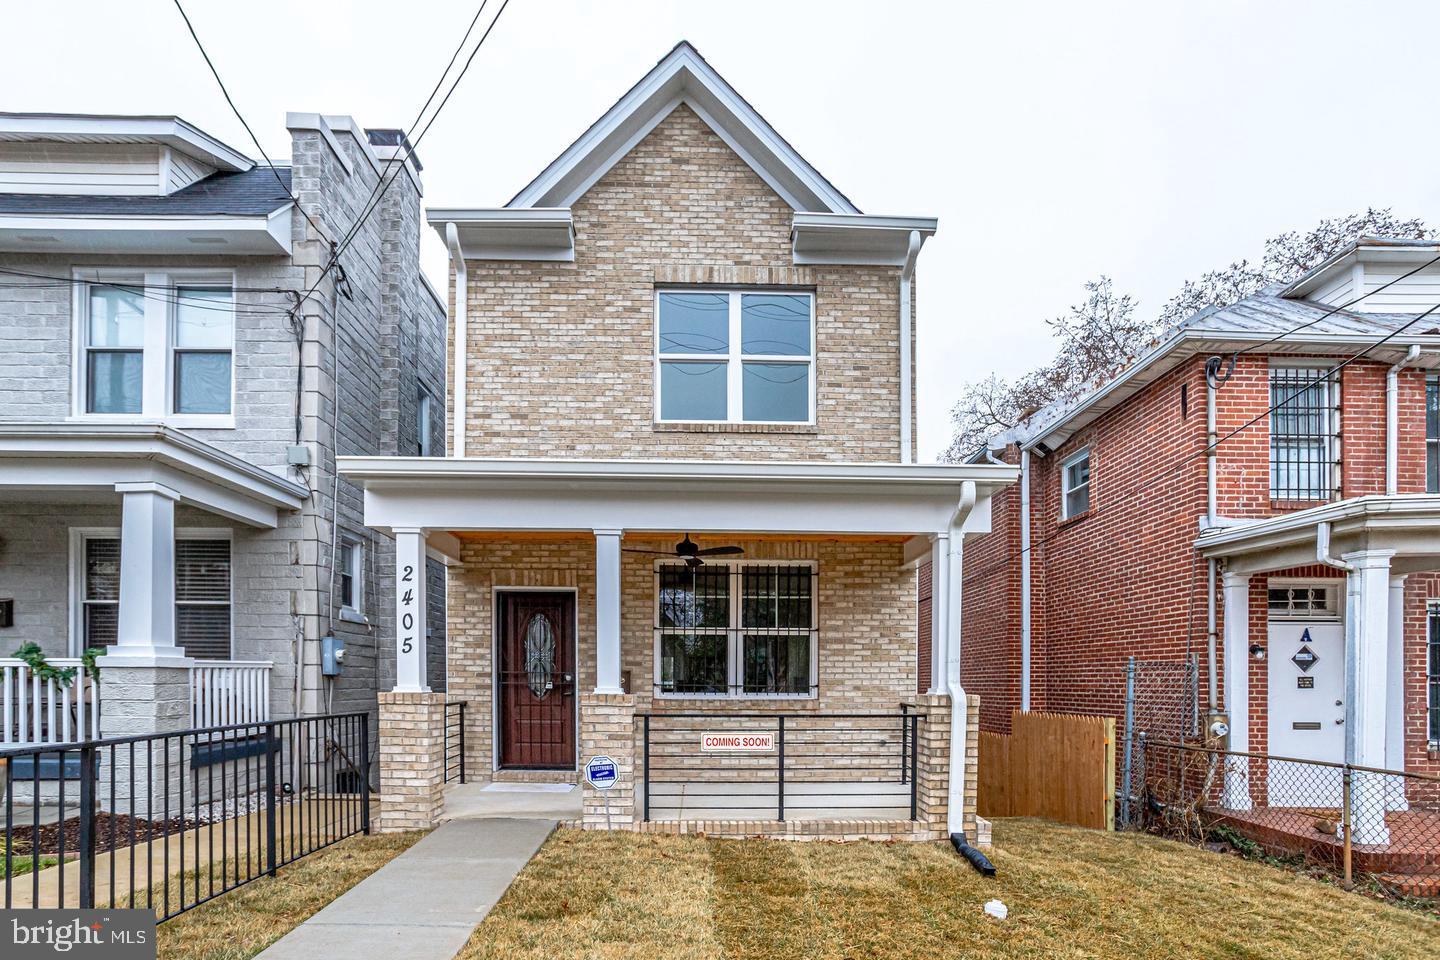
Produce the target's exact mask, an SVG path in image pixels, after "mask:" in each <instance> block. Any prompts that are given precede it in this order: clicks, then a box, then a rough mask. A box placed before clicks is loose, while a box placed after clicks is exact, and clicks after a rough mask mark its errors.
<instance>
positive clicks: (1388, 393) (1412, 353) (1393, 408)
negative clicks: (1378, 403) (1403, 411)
mask: <svg viewBox="0 0 1440 960" xmlns="http://www.w3.org/2000/svg"><path fill="white" fill-rule="evenodd" d="M1418 356H1420V345H1419V344H1418V343H1412V344H1411V345H1410V350H1409V352H1408V353H1406V354H1405V359H1403V360H1401V361H1400V362H1399V363H1397V364H1394V365H1392V366H1391V367H1390V369H1389V370H1388V371H1386V373H1385V495H1386V496H1387V497H1393V496H1394V495H1395V494H1397V493H1399V492H1400V466H1399V460H1400V370H1401V368H1402V367H1404V366H1405V365H1406V364H1410V363H1414V362H1415V358H1416V357H1418Z"/></svg>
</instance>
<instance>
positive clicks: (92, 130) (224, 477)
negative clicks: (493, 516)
mask: <svg viewBox="0 0 1440 960" xmlns="http://www.w3.org/2000/svg"><path fill="white" fill-rule="evenodd" d="M286 125H287V127H288V128H289V131H290V134H291V157H290V159H289V160H286V161H279V162H276V163H275V164H274V165H273V166H272V165H271V164H270V163H268V162H264V161H256V160H255V159H252V158H251V157H249V156H246V155H245V154H244V153H243V152H241V151H238V150H236V149H234V148H232V147H230V146H227V145H226V144H224V143H222V142H220V141H219V140H217V139H215V138H214V137H212V136H210V135H208V134H207V133H205V132H204V131H202V130H199V129H197V128H195V127H194V126H192V125H190V124H188V123H186V122H185V121H183V120H181V119H178V118H176V117H129V116H78V115H54V114H0V658H8V657H10V656H11V654H12V652H13V651H15V650H17V649H18V648H20V647H21V646H22V645H24V644H27V643H30V642H33V643H35V644H37V645H38V646H39V647H40V648H41V650H43V652H44V654H45V656H46V657H47V658H48V659H49V660H50V661H51V662H60V663H65V662H69V663H74V662H76V661H75V660H74V659H73V658H76V657H78V656H79V655H80V654H81V653H82V651H84V650H85V649H87V648H91V647H97V648H105V650H106V653H105V655H104V657H102V658H101V660H100V664H101V667H102V669H101V677H100V682H99V684H98V689H96V688H94V687H93V686H92V685H91V684H90V683H89V681H88V680H87V679H86V678H85V677H84V676H83V674H82V676H81V678H80V681H79V686H78V687H77V688H76V689H68V690H63V691H62V690H55V689H49V688H46V689H42V687H41V686H40V685H35V684H33V683H32V682H31V680H30V678H29V674H28V673H27V667H26V666H25V665H24V664H23V663H21V662H20V661H18V660H15V659H0V683H3V687H0V709H3V710H4V711H5V713H4V716H3V717H0V734H3V742H4V743H17V742H19V743H25V742H42V743H43V742H58V741H62V740H67V739H77V738H78V737H79V736H80V735H81V734H85V733H89V734H94V733H96V732H99V733H101V734H102V735H115V734H119V733H124V732H143V731H145V730H146V729H147V728H150V729H154V728H160V729H178V728H181V727H184V726H188V725H190V724H192V723H194V724H196V725H202V724H218V723H227V722H239V721H250V720H256V719H265V718H267V717H270V718H280V717H288V716H295V715H314V714H318V713H325V712H340V711H362V710H363V711H370V710H373V709H374V706H375V702H376V690H377V689H389V688H390V687H391V686H393V683H394V679H393V676H394V660H393V658H392V657H386V656H377V640H379V638H380V637H382V636H385V635H386V634H387V631H389V632H393V630H391V629H390V626H391V621H392V620H393V616H394V603H393V600H392V599H391V594H390V591H391V585H390V581H389V578H388V577H378V576H376V575H375V571H376V570H378V569H385V568H387V567H388V566H389V564H390V558H391V556H392V555H393V543H392V541H391V539H390V538H389V537H387V536H385V535H383V534H379V533H377V532H376V531H374V530H372V529H370V528H368V527H366V526H365V524H364V522H363V514H362V505H361V494H360V491H359V488H358V487H356V486H355V485H353V484H352V483H350V482H349V481H347V480H344V479H343V478H339V479H337V476H336V474H335V472H334V464H335V458H336V456H337V454H338V455H345V454H371V455H399V454H403V455H406V456H443V455H444V452H445V435H446V432H445V403H444V397H445V369H444V364H445V307H444V304H443V302H442V300H441V298H440V297H439V296H438V294H437V293H436V292H435V291H434V289H433V288H432V287H430V285H429V284H428V283H427V282H426V281H425V279H424V277H423V275H422V274H421V272H420V269H419V236H420V197H421V187H420V178H419V174H420V169H421V167H420V164H419V162H418V160H417V159H415V158H414V157H413V156H411V157H409V158H408V159H407V156H406V154H407V152H409V151H408V144H406V143H405V141H404V138H403V135H402V134H401V133H400V132H399V131H394V130H368V131H367V130H365V129H362V128H361V127H360V126H359V125H357V123H356V122H355V121H354V120H353V119H351V118H350V117H348V116H322V115H319V114H313V113H309V114H307V113H292V114H289V115H288V116H287V118H286ZM397 165H398V166H399V169H398V170H397V169H396V168H397ZM392 176H393V182H391V183H390V185H389V186H388V187H386V188H383V190H382V188H381V182H382V177H392ZM377 195H378V196H379V197H380V200H379V202H378V205H377V206H376V207H375V209H374V211H373V213H371V214H370V215H368V216H364V217H363V219H362V214H363V212H364V210H365V208H366V207H367V206H368V203H369V202H370V201H371V198H373V197H375V196H377ZM292 198H298V200H299V203H300V206H301V207H302V208H303V209H298V208H297V206H296V204H295V202H293V200H292ZM357 221H360V222H361V225H360V226H359V228H358V229H357V230H356V231H355V236H354V237H353V238H352V239H351V240H350V241H349V242H348V243H347V242H346V237H347V234H348V233H349V232H350V231H351V228H352V226H353V225H354V224H356V223H357ZM336 245H339V246H340V247H341V248H342V249H341V252H340V255H339V257H338V262H337V265H336V266H335V267H334V268H333V269H329V270H327V269H326V268H327V266H328V265H329V264H330V261H331V258H332V250H334V249H336V248H337V246H336ZM429 572H430V574H431V576H432V577H434V579H435V586H434V588H433V589H432V591H431V593H430V595H431V597H432V598H433V600H432V603H433V610H432V612H431V617H430V631H431V639H430V645H429V649H430V650H432V651H434V654H433V655H434V656H435V657H436V658H437V663H443V657H444V643H443V634H444V600H443V596H444V595H443V570H442V568H441V567H440V566H439V565H438V563H435V564H432V568H431V570H430V571H429ZM327 637H333V638H335V640H336V641H337V643H331V642H328V641H326V640H325V638H327ZM340 644H343V650H344V652H343V655H342V656H341V657H340V658H339V660H338V664H337V663H336V658H335V657H334V656H333V653H334V651H335V649H337V648H338V646H339V645H340ZM67 658H68V659H67ZM120 671H130V673H129V674H124V673H121V672H120ZM435 672H436V673H437V674H438V675H443V673H444V671H443V669H437V670H436V671H435ZM121 678H123V679H124V682H123V683H121V682H120V679H121ZM132 680H134V681H136V682H134V683H132V682H131V681H132ZM37 696H38V697H39V698H40V699H42V700H44V701H46V702H47V703H48V699H49V698H54V699H55V700H56V701H57V702H58V704H59V709H58V710H57V711H56V712H55V713H54V714H52V713H51V712H50V711H49V710H48V707H47V708H46V709H36V703H35V699H36V697H37ZM22 697H28V698H29V700H28V701H25V700H23V699H22ZM121 701H124V702H121ZM22 702H28V703H29V709H28V710H22V709H21V708H20V707H21V704H22ZM97 702H98V703H99V705H100V709H99V710H96V709H95V704H96V703H97Z"/></svg>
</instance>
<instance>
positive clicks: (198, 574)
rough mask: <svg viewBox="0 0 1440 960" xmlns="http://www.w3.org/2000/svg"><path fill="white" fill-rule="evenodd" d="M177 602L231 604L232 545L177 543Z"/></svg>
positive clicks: (214, 541)
mask: <svg viewBox="0 0 1440 960" xmlns="http://www.w3.org/2000/svg"><path fill="white" fill-rule="evenodd" d="M175 600H176V601H177V602H181V603H183V602H186V601H209V602H218V603H229V602H230V541H229V540H188V539H187V540H176V541H175Z"/></svg>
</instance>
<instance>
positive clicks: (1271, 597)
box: [1267, 580, 1340, 620]
mask: <svg viewBox="0 0 1440 960" xmlns="http://www.w3.org/2000/svg"><path fill="white" fill-rule="evenodd" d="M1270 583H1271V585H1270V587H1269V588H1268V590H1267V600H1268V604H1267V606H1268V608H1269V609H1268V612H1269V615H1270V618H1271V619H1272V620H1334V619H1336V618H1337V617H1338V616H1339V615H1340V588H1339V587H1338V586H1329V585H1325V584H1304V583H1282V584H1278V585H1277V584H1276V583H1275V581H1273V580H1272V581H1271V582H1270Z"/></svg>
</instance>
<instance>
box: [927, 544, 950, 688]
mask: <svg viewBox="0 0 1440 960" xmlns="http://www.w3.org/2000/svg"><path fill="white" fill-rule="evenodd" d="M949 582H950V534H949V533H937V534H935V535H934V536H933V537H931V538H930V689H929V690H928V691H927V692H928V693H930V694H932V695H938V694H943V693H948V692H949V690H950V688H949V677H948V671H949V669H950V663H949V661H948V660H947V659H946V657H945V641H946V638H947V637H948V636H949V629H948V627H947V625H946V619H945V618H946V615H947V611H948V610H949V609H950V604H949V599H950V591H949V588H948V584H949Z"/></svg>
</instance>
